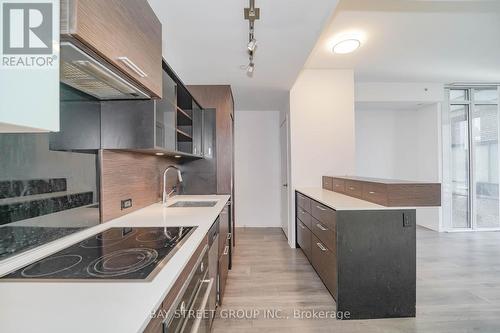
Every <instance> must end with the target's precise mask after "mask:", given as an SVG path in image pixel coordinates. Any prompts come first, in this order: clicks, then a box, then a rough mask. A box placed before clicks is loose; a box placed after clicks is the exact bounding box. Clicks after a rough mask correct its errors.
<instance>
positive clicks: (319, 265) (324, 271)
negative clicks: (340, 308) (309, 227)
mask: <svg viewBox="0 0 500 333" xmlns="http://www.w3.org/2000/svg"><path fill="white" fill-rule="evenodd" d="M336 250H337V249H336V248H335V247H333V248H332V247H328V246H327V244H326V243H325V242H323V241H322V240H321V239H319V238H318V237H316V235H315V234H314V233H313V234H312V235H311V256H312V264H313V266H314V268H315V269H316V271H317V272H318V275H319V277H320V278H321V280H322V281H323V283H324V284H325V286H326V287H327V288H328V290H329V291H330V293H331V294H332V296H333V297H334V298H335V299H337V254H336V253H335V252H336Z"/></svg>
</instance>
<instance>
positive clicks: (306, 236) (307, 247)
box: [297, 219, 312, 261]
mask: <svg viewBox="0 0 500 333" xmlns="http://www.w3.org/2000/svg"><path fill="white" fill-rule="evenodd" d="M297 243H298V244H299V246H300V248H301V249H302V251H304V254H305V255H306V257H307V259H309V261H311V260H312V259H311V258H312V257H311V230H309V228H307V227H306V225H305V224H304V223H302V221H300V220H299V219H297Z"/></svg>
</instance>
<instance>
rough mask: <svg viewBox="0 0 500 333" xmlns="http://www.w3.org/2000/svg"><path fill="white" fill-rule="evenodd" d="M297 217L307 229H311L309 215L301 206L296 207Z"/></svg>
mask: <svg viewBox="0 0 500 333" xmlns="http://www.w3.org/2000/svg"><path fill="white" fill-rule="evenodd" d="M297 217H298V218H299V220H300V221H301V222H302V223H304V224H305V225H306V226H307V227H308V228H309V229H311V218H312V217H311V215H309V213H308V212H306V211H305V210H304V208H302V207H297Z"/></svg>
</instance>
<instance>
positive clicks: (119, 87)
mask: <svg viewBox="0 0 500 333" xmlns="http://www.w3.org/2000/svg"><path fill="white" fill-rule="evenodd" d="M60 79H61V82H62V83H65V84H67V85H69V86H71V87H73V88H75V89H77V90H80V91H82V92H84V93H86V94H88V95H91V96H94V97H95V98H97V99H99V100H118V99H150V98H151V97H150V96H149V95H148V94H147V93H146V92H144V91H143V90H141V89H140V88H138V87H137V86H135V85H134V84H132V83H131V82H129V81H128V80H127V79H125V78H124V77H122V76H121V75H120V74H119V73H117V72H116V71H114V70H113V69H112V68H111V67H110V66H109V65H107V64H106V63H105V62H104V60H102V61H99V60H97V57H93V56H91V55H89V54H88V53H87V52H85V51H84V50H82V49H80V48H78V47H77V46H75V45H74V44H73V43H71V42H66V41H65V42H61V69H60Z"/></svg>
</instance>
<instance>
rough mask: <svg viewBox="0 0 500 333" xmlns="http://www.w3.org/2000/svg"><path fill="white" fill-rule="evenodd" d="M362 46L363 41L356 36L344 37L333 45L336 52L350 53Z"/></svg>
mask: <svg viewBox="0 0 500 333" xmlns="http://www.w3.org/2000/svg"><path fill="white" fill-rule="evenodd" d="M360 46H361V41H359V40H358V39H355V38H349V39H344V40H341V41H339V42H337V43H336V44H335V45H333V48H332V51H333V53H336V54H348V53H351V52H354V51H356V50H357V49H358V48H359V47H360Z"/></svg>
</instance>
